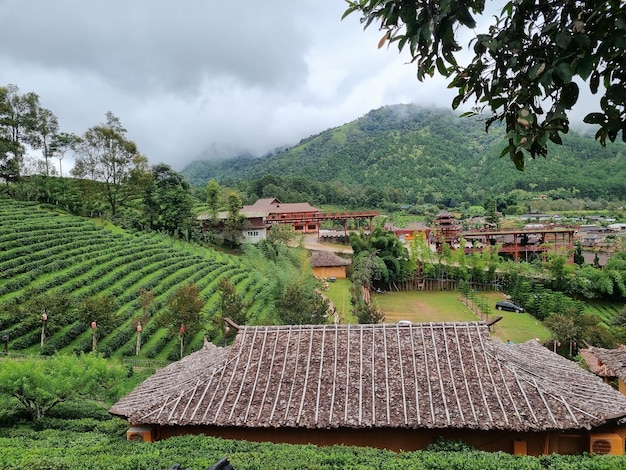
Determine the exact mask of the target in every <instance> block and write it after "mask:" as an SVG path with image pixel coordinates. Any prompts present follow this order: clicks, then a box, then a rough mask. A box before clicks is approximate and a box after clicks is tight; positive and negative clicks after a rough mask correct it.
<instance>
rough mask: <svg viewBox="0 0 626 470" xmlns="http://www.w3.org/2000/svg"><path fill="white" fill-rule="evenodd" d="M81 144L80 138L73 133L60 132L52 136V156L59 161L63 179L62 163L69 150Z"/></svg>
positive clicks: (60, 173)
mask: <svg viewBox="0 0 626 470" xmlns="http://www.w3.org/2000/svg"><path fill="white" fill-rule="evenodd" d="M78 142H80V138H79V137H78V136H77V135H75V134H72V133H68V132H60V133H57V134H53V135H52V141H51V142H50V156H52V157H56V158H57V159H58V160H59V175H60V176H61V178H62V177H63V167H62V166H61V163H62V161H63V158H64V157H65V154H66V153H67V151H68V150H70V149H72V148H74V146H75V145H76V144H78Z"/></svg>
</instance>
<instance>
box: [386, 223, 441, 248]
mask: <svg viewBox="0 0 626 470" xmlns="http://www.w3.org/2000/svg"><path fill="white" fill-rule="evenodd" d="M385 230H389V231H391V232H393V233H394V235H395V236H396V237H398V240H400V242H401V243H402V244H406V243H411V242H412V241H413V240H425V241H426V242H427V243H430V227H428V226H427V225H425V224H423V223H422V222H409V223H408V224H407V225H406V227H396V226H395V225H394V224H386V225H385Z"/></svg>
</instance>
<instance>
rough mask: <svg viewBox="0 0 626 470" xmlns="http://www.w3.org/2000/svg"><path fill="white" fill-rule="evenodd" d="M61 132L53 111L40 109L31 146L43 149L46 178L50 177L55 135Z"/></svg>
mask: <svg viewBox="0 0 626 470" xmlns="http://www.w3.org/2000/svg"><path fill="white" fill-rule="evenodd" d="M58 132H59V121H58V119H57V117H56V116H55V115H54V113H53V112H52V111H50V110H49V109H46V108H39V110H38V116H37V122H36V124H35V127H34V129H33V131H32V139H31V145H32V147H33V148H35V149H41V153H42V154H43V158H44V163H45V169H46V176H49V175H50V166H49V165H50V163H49V161H50V158H51V157H52V149H53V147H52V143H53V141H54V137H55V135H57V134H58Z"/></svg>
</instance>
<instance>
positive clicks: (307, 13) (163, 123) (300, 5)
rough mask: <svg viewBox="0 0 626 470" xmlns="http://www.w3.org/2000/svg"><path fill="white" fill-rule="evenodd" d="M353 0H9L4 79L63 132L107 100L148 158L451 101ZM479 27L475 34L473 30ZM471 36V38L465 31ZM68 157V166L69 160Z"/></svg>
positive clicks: (83, 126)
mask: <svg viewBox="0 0 626 470" xmlns="http://www.w3.org/2000/svg"><path fill="white" fill-rule="evenodd" d="M346 8H347V4H346V3H345V1H344V0H271V1H266V2H260V1H258V0H238V1H236V2H233V1H219V2H218V1H216V0H88V1H85V0H0V24H2V27H1V28H0V85H8V84H14V85H17V86H18V87H19V90H20V93H27V92H31V91H32V92H35V93H37V94H38V95H39V96H40V102H41V105H42V106H43V107H45V108H48V109H49V110H51V111H52V112H53V113H54V114H55V115H56V116H57V117H58V119H59V125H60V128H61V130H62V131H65V132H73V133H76V134H78V135H81V134H83V133H84V132H85V131H86V130H87V129H88V128H90V127H92V126H95V125H98V124H101V123H104V122H105V119H106V118H105V114H106V113H107V112H108V111H110V112H112V113H113V114H114V115H115V116H117V117H118V118H119V119H120V120H121V123H122V125H123V126H124V127H125V128H126V129H127V138H128V139H130V140H133V141H134V142H135V143H136V144H137V147H138V149H139V151H140V152H141V153H142V154H144V155H145V156H147V157H148V160H149V162H150V164H152V165H153V164H157V163H167V164H169V165H170V166H171V167H172V168H174V169H175V170H177V171H180V170H182V169H183V168H184V167H185V166H186V165H187V164H189V163H190V162H191V161H193V160H197V159H200V158H202V159H211V158H225V157H231V156H236V155H239V154H242V153H249V154H252V155H256V156H261V155H264V154H266V153H267V152H271V151H273V150H275V149H276V148H279V147H283V146H290V145H294V144H296V143H298V142H299V141H300V140H301V139H303V138H306V137H308V136H310V135H313V134H317V133H319V132H322V131H324V130H326V129H329V128H332V127H336V126H340V125H342V124H344V123H346V122H350V121H353V120H355V119H357V118H359V117H360V116H362V115H364V114H366V113H367V112H368V111H370V110H372V109H376V108H379V107H381V106H384V105H392V104H398V103H416V104H419V105H423V106H437V107H445V108H448V109H449V108H450V103H451V101H452V98H453V97H454V95H455V93H454V91H453V90H448V89H447V86H446V82H445V81H444V80H443V79H441V78H434V79H430V80H428V81H426V82H419V81H418V80H417V78H416V67H415V65H414V64H410V63H408V55H407V54H408V53H407V52H404V53H403V54H399V52H398V50H397V48H396V46H392V47H391V48H388V47H386V46H385V47H383V48H381V49H379V48H378V42H379V40H380V38H381V37H382V33H381V32H380V31H379V30H378V29H377V28H376V26H371V27H370V28H368V29H367V30H365V31H364V30H363V26H362V25H361V24H360V21H359V19H360V18H359V15H358V14H356V13H355V14H352V15H350V16H348V17H347V18H346V19H345V20H343V21H342V20H341V17H342V14H343V12H344V11H345V9H346ZM468 39H469V38H468ZM462 45H466V44H462ZM69 160H70V161H69V162H68V159H66V160H64V161H63V171H64V174H66V170H67V169H68V165H71V159H69Z"/></svg>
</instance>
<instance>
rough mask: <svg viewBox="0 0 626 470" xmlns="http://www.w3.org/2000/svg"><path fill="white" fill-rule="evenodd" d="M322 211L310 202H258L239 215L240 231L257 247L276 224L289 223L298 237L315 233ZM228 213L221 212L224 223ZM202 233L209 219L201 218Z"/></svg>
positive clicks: (267, 200) (245, 238)
mask: <svg viewBox="0 0 626 470" xmlns="http://www.w3.org/2000/svg"><path fill="white" fill-rule="evenodd" d="M320 213H321V210H320V209H318V208H316V207H313V206H311V205H310V204H309V203H308V202H295V203H282V202H280V201H279V200H278V199H276V198H265V199H258V200H257V201H256V202H255V203H254V204H251V205H244V206H243V207H242V208H241V210H240V211H239V214H240V215H241V216H242V217H243V219H244V222H243V224H242V227H241V238H242V239H243V241H246V242H250V243H258V242H259V241H261V240H265V239H266V238H267V234H268V232H269V230H271V228H272V226H273V225H274V224H278V223H289V224H291V225H292V227H293V230H294V231H296V232H298V233H303V234H306V233H316V232H317V231H318V230H319V221H317V220H315V219H316V216H318V215H319V214H320ZM227 218H228V212H220V213H219V214H218V221H219V222H222V223H223V222H224V221H225V220H226V219H227ZM198 219H199V220H200V221H201V222H202V226H203V230H206V229H207V228H208V225H209V222H210V216H208V215H206V214H203V215H200V216H198Z"/></svg>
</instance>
